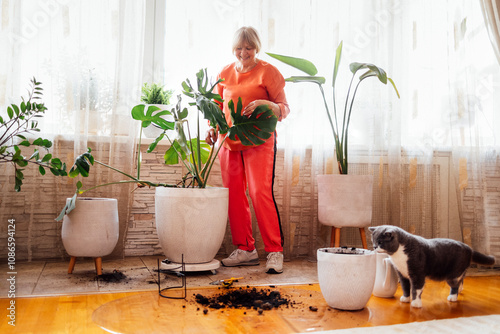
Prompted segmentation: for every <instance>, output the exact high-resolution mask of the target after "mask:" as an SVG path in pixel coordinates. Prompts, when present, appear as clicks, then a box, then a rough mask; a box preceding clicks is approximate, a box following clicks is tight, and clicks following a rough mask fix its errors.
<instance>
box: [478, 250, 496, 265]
mask: <svg viewBox="0 0 500 334" xmlns="http://www.w3.org/2000/svg"><path fill="white" fill-rule="evenodd" d="M472 262H474V263H477V264H482V265H484V266H492V265H494V264H495V257H494V256H491V255H484V254H482V253H479V252H476V251H472Z"/></svg>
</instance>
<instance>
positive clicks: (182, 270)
mask: <svg viewBox="0 0 500 334" xmlns="http://www.w3.org/2000/svg"><path fill="white" fill-rule="evenodd" d="M157 266H158V294H159V295H160V296H161V297H163V298H169V299H186V297H187V284H186V274H185V271H186V264H185V263H184V254H183V255H182V261H181V264H180V266H179V267H177V268H173V270H168V272H169V273H172V274H176V275H177V276H180V277H181V282H182V284H181V285H178V286H169V287H166V288H163V289H162V288H161V283H160V271H162V270H160V259H157ZM175 270H180V271H175ZM163 272H165V271H163ZM169 289H183V290H182V291H183V293H182V295H181V296H177V297H176V296H166V295H164V294H163V293H162V292H163V291H166V290H169Z"/></svg>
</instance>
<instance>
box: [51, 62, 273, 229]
mask: <svg viewBox="0 0 500 334" xmlns="http://www.w3.org/2000/svg"><path fill="white" fill-rule="evenodd" d="M196 77H197V88H196V89H195V88H194V87H193V86H192V85H191V83H190V81H189V80H186V81H184V82H183V83H182V87H183V89H184V91H183V93H184V94H185V95H186V96H188V97H190V98H191V99H193V102H192V103H191V105H193V106H196V109H197V110H198V111H199V112H197V113H196V130H197V132H196V134H194V135H192V134H191V131H190V128H189V124H188V123H189V121H188V113H189V112H188V109H187V108H182V106H181V97H180V96H178V97H177V99H178V102H177V104H176V105H175V107H174V108H172V109H171V110H161V109H160V108H158V107H156V106H148V107H147V108H146V106H145V105H143V104H141V105H137V106H135V107H134V108H132V117H133V118H134V119H135V120H137V121H140V122H141V129H144V128H146V127H148V126H150V125H151V124H153V125H154V126H155V127H157V128H160V129H161V130H162V131H163V132H162V133H161V134H160V135H159V136H158V137H157V138H156V139H155V140H154V141H153V142H152V143H151V144H150V145H149V147H148V150H147V152H152V151H154V150H155V149H156V147H157V146H158V144H159V143H160V141H161V140H163V139H165V138H166V139H167V140H168V142H169V144H170V147H169V148H168V149H167V151H166V152H165V155H164V158H165V164H167V165H173V164H178V163H182V164H183V165H184V166H185V167H186V169H187V173H186V174H185V175H184V176H183V177H182V178H181V180H179V182H178V183H177V184H167V183H158V182H152V181H149V180H145V179H142V178H141V154H140V152H141V151H140V147H141V138H142V136H141V135H140V136H139V142H138V145H137V152H138V154H137V176H132V175H129V174H127V173H124V172H122V171H120V170H118V169H116V168H113V167H111V166H109V165H106V164H104V163H102V162H99V161H97V160H94V157H93V156H92V154H91V150H90V149H89V150H88V151H87V152H85V153H84V154H82V155H80V156H79V157H77V159H76V161H75V164H74V165H73V167H72V168H71V170H70V172H69V176H71V177H76V176H78V175H82V176H83V177H87V176H88V175H89V172H90V166H91V165H93V164H94V163H97V164H99V165H101V166H103V167H106V168H110V169H112V170H114V171H116V172H118V173H120V174H122V175H123V176H125V177H126V179H125V180H123V181H118V182H111V183H105V184H100V185H97V186H94V187H92V188H89V189H82V186H83V185H82V183H81V182H80V181H78V182H77V190H76V193H75V195H74V196H73V198H72V200H71V201H69V202H68V203H67V204H66V206H65V207H64V209H63V210H62V212H61V214H60V215H59V217H58V218H57V220H62V219H63V217H64V215H65V214H66V213H69V212H70V211H71V210H73V208H74V207H75V202H76V197H77V196H78V195H79V194H82V193H84V192H86V191H89V190H91V189H95V188H98V187H102V186H106V185H111V184H120V183H136V184H137V185H138V186H139V187H145V186H148V187H193V188H205V187H206V186H207V180H208V177H209V175H210V171H211V169H212V166H213V164H214V162H215V159H216V158H217V155H218V153H219V149H220V147H221V146H222V144H223V142H224V140H225V139H226V138H227V137H229V138H231V139H235V138H236V137H238V138H239V139H240V140H241V142H242V143H243V144H244V145H247V146H249V145H260V144H263V143H264V139H268V138H269V137H270V136H271V135H272V133H273V132H274V130H275V128H276V124H277V121H278V119H277V118H276V116H275V115H274V113H273V112H272V110H271V109H270V108H269V107H268V106H266V105H263V106H259V107H258V108H257V109H256V110H255V112H254V113H253V114H252V115H251V116H250V117H247V116H242V115H241V112H242V103H241V99H238V103H237V105H236V109H235V106H234V103H233V101H229V103H228V104H229V108H230V110H231V117H232V121H233V125H232V126H229V125H228V123H227V122H226V119H225V117H224V114H223V112H222V110H221V109H220V107H219V105H218V104H217V103H216V102H215V101H218V102H222V99H221V97H220V95H218V94H215V93H213V90H214V88H215V86H216V85H217V84H218V83H219V82H220V81H221V80H219V81H217V82H216V83H215V84H213V85H209V84H208V78H207V73H206V70H200V71H199V72H198V73H197V74H196ZM200 115H201V116H203V118H204V119H206V120H208V121H209V123H210V126H211V127H213V128H217V129H218V130H219V133H220V134H223V135H225V136H224V138H223V140H222V142H220V143H219V145H218V147H216V146H214V147H210V146H209V145H208V144H207V143H206V142H205V140H203V139H201V135H202V134H201V131H200ZM170 130H174V133H175V138H173V137H171V135H170V134H169V131H170ZM141 134H142V131H141Z"/></svg>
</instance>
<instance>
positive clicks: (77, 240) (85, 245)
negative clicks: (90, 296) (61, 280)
mask: <svg viewBox="0 0 500 334" xmlns="http://www.w3.org/2000/svg"><path fill="white" fill-rule="evenodd" d="M69 200H71V199H70V198H68V199H67V201H69ZM118 234H119V220H118V201H117V200H116V199H115V198H85V197H82V198H77V200H76V207H75V209H74V210H73V211H71V212H70V213H69V214H67V215H65V216H64V219H63V224H62V231H61V237H62V242H63V245H64V248H65V249H66V252H67V253H68V254H69V255H70V256H71V260H70V265H69V269H68V273H69V274H71V273H72V272H73V268H74V266H75V261H76V258H77V257H92V258H94V261H95V266H96V272H97V275H102V257H103V256H106V255H109V254H111V253H112V252H113V249H114V248H115V246H116V244H117V242H118Z"/></svg>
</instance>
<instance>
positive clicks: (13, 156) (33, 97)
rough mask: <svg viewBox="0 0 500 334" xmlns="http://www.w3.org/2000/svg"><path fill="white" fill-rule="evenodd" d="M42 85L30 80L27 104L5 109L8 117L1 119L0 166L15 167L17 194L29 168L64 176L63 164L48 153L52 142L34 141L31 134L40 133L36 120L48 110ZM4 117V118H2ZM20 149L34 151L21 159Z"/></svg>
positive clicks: (23, 102) (42, 139)
mask: <svg viewBox="0 0 500 334" xmlns="http://www.w3.org/2000/svg"><path fill="white" fill-rule="evenodd" d="M41 85H42V83H41V82H38V81H37V80H36V79H35V77H33V79H31V86H30V89H29V90H28V98H27V100H25V99H24V97H21V99H22V102H21V103H20V104H19V105H17V104H11V105H10V106H8V107H7V115H6V116H7V117H6V118H5V119H4V118H3V117H1V116H0V164H2V163H10V164H12V165H13V166H14V169H15V172H14V175H15V185H14V189H15V190H16V191H21V186H22V185H23V180H24V173H23V171H24V169H25V168H26V167H28V165H29V164H32V165H37V166H38V171H39V173H40V174H41V175H45V174H46V170H47V169H48V170H49V171H50V172H51V173H52V174H54V175H56V176H66V175H67V172H66V164H65V163H63V162H62V161H61V160H60V159H59V158H56V157H53V156H52V154H51V153H50V152H49V149H50V148H51V147H52V142H51V141H50V140H48V139H44V138H42V137H38V138H34V137H33V134H34V133H36V132H40V128H39V127H38V119H39V118H40V117H43V115H44V114H45V111H46V110H47V108H46V107H45V104H44V103H43V102H41V99H42V95H43V88H42V87H41ZM4 116H5V115H4ZM20 147H34V148H35V149H34V151H33V154H32V155H31V156H30V157H27V156H24V155H23V153H22V152H21V148H20Z"/></svg>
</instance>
